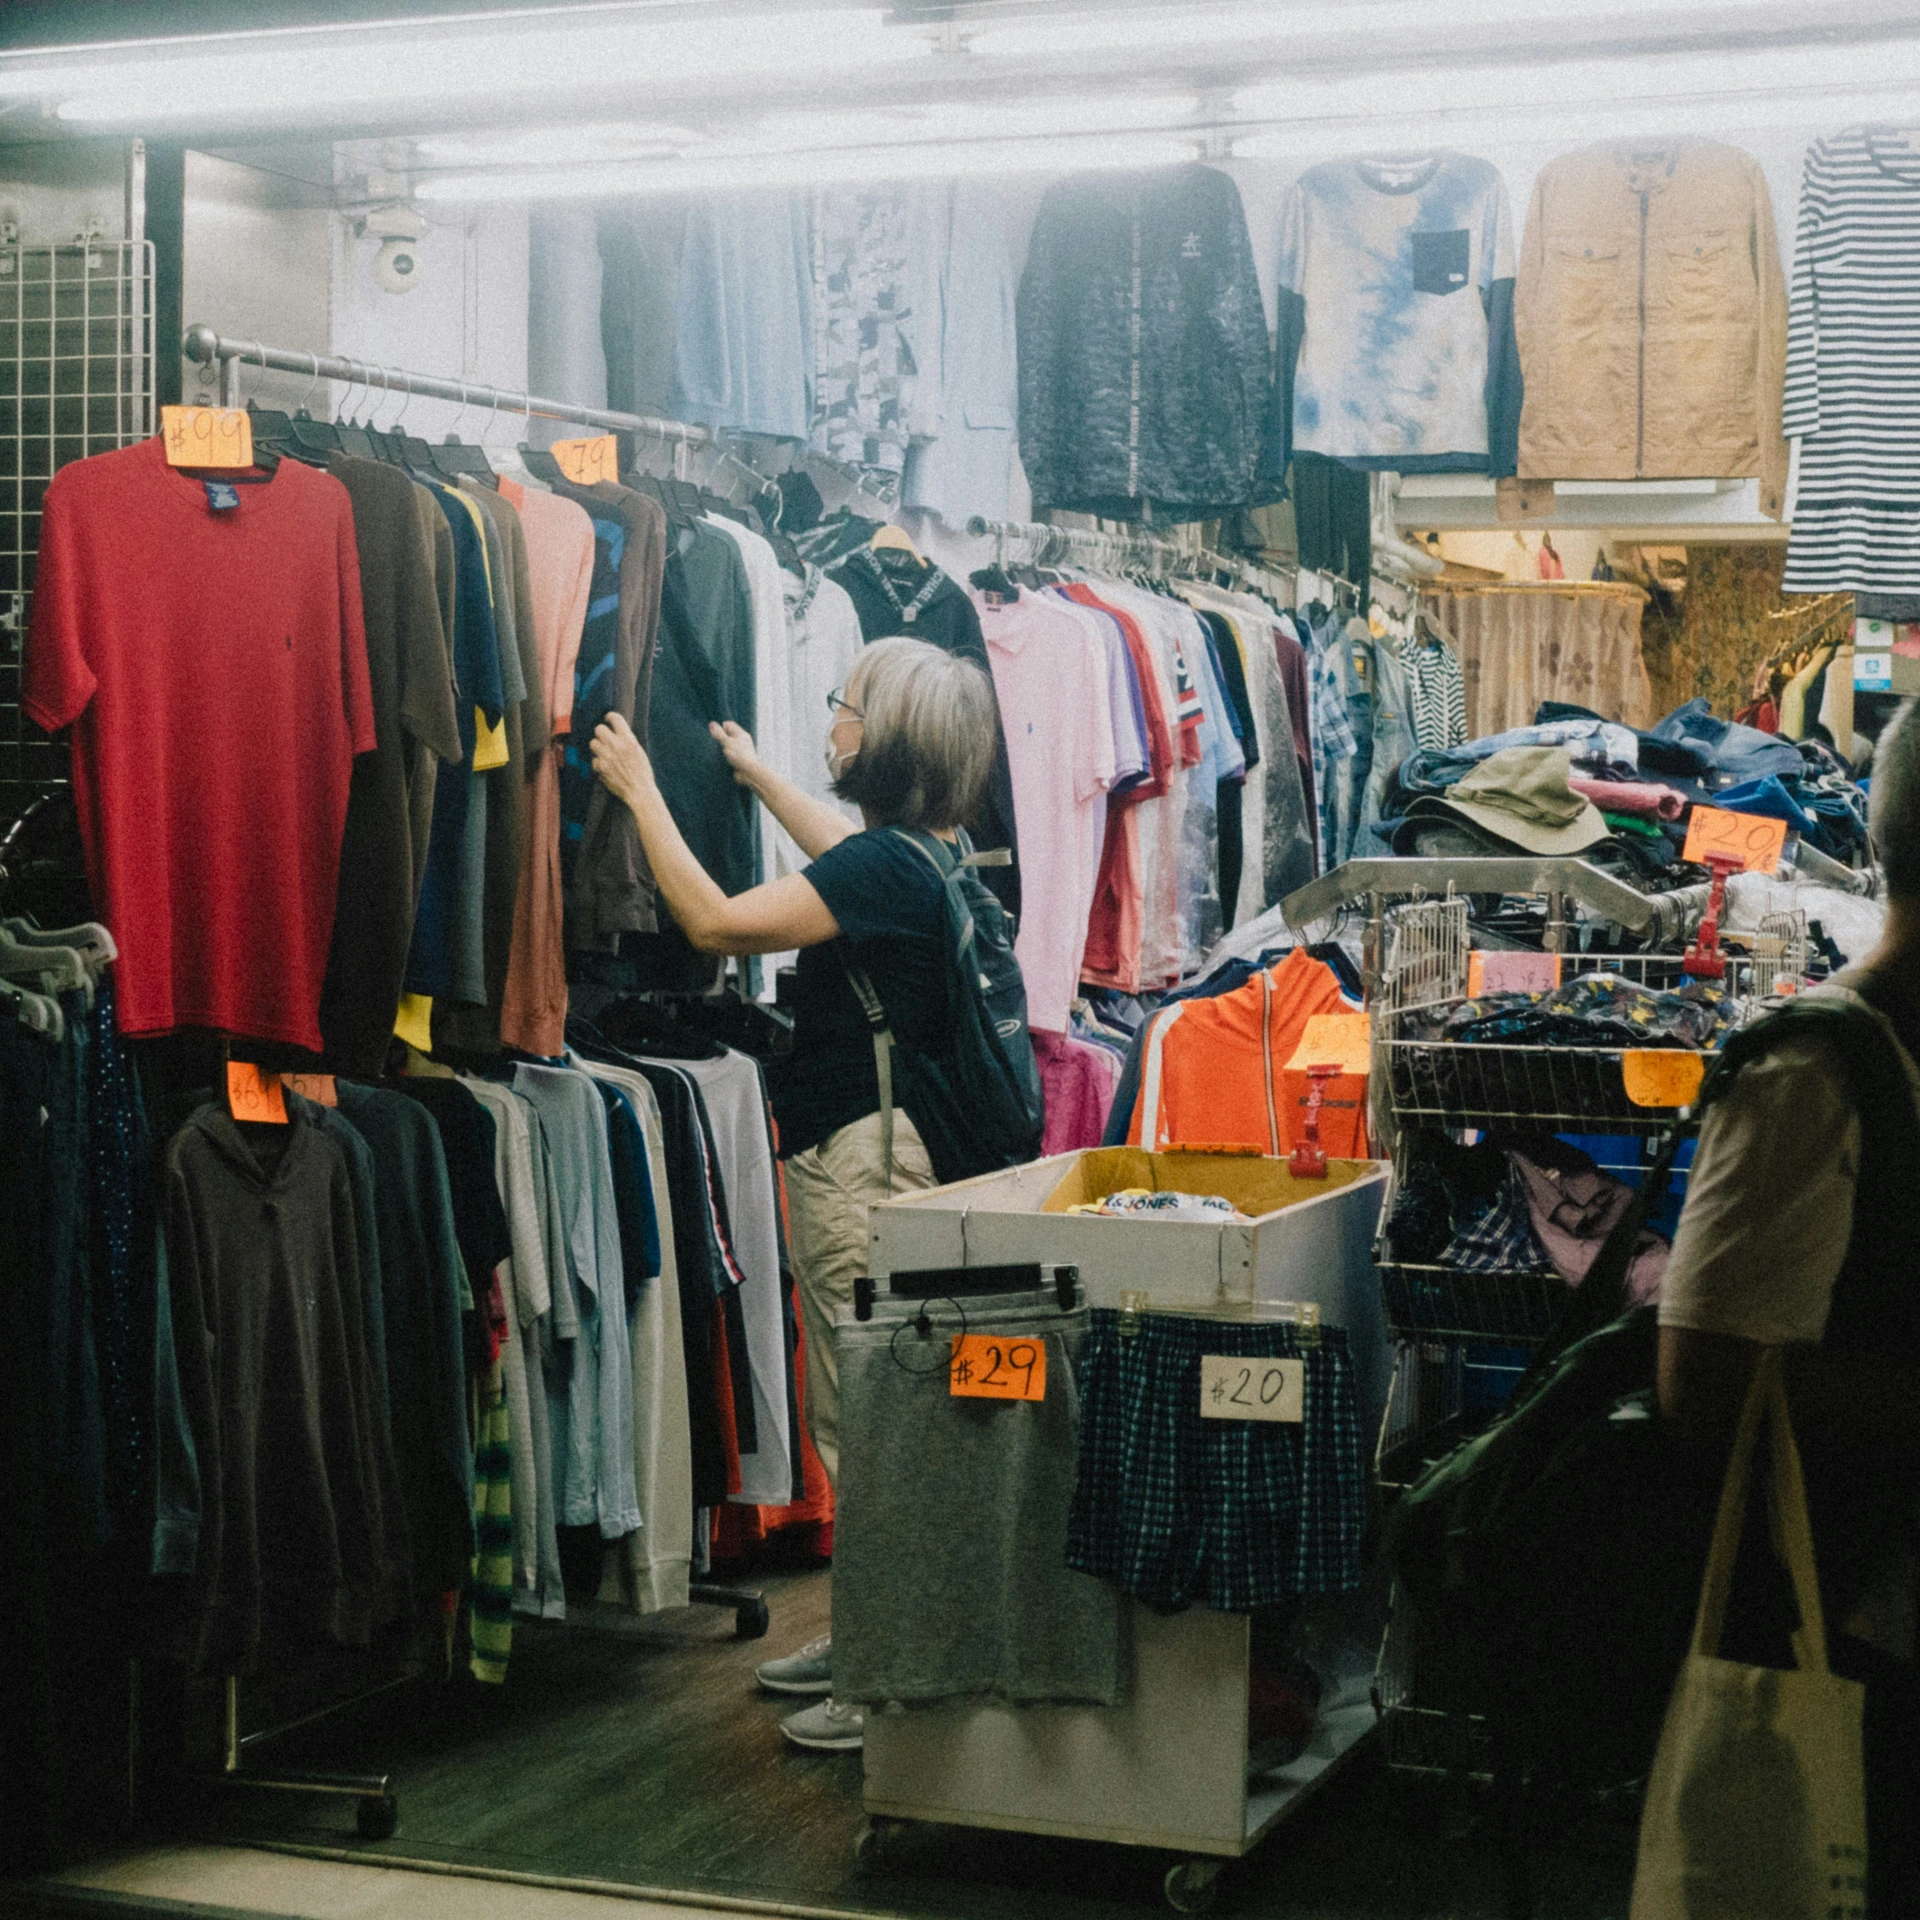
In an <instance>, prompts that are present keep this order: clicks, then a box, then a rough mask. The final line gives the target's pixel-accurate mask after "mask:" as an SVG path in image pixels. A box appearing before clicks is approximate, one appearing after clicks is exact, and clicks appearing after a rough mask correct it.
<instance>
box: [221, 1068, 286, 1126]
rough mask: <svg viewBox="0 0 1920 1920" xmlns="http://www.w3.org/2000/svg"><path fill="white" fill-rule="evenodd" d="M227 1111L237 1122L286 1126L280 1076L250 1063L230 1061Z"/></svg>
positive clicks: (284, 1103) (284, 1100)
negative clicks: (253, 1121) (248, 1121)
mask: <svg viewBox="0 0 1920 1920" xmlns="http://www.w3.org/2000/svg"><path fill="white" fill-rule="evenodd" d="M227 1111H228V1112H229V1113H231V1114H232V1115H233V1117H234V1118H235V1119H236V1120H256V1121H261V1122H263V1123H265V1124H266V1125H268V1126H274V1127H284V1126H285V1125H286V1124H287V1100H286V1096H285V1094H283V1093H282V1092H281V1091H280V1076H279V1075H278V1074H277V1073H268V1072H266V1071H265V1070H264V1069H263V1068H261V1067H257V1066H255V1065H254V1063H253V1062H252V1061H251V1060H229V1061H228V1062H227Z"/></svg>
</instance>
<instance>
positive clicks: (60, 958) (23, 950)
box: [0, 930, 93, 1006]
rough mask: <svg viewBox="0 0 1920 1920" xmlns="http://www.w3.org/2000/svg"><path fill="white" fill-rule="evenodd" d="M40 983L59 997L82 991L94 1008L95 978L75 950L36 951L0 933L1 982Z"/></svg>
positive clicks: (33, 947)
mask: <svg viewBox="0 0 1920 1920" xmlns="http://www.w3.org/2000/svg"><path fill="white" fill-rule="evenodd" d="M22 978H27V979H41V980H44V981H45V983H46V984H47V985H48V986H49V987H51V988H52V989H53V990H54V991H55V992H56V993H64V992H66V991H67V990H68V989H70V988H75V987H77V988H79V989H80V990H81V991H82V992H84V993H85V994H86V996H87V1004H88V1006H92V1004H93V975H92V973H91V972H89V971H88V968H87V963H86V961H85V960H84V959H83V958H82V957H81V955H80V954H79V952H78V951H77V950H76V949H75V948H73V947H36V946H28V945H26V944H25V943H24V942H22V941H19V940H16V939H15V938H14V937H13V935H12V934H11V933H9V932H6V931H4V930H0V979H5V980H15V981H17V980H20V979H22Z"/></svg>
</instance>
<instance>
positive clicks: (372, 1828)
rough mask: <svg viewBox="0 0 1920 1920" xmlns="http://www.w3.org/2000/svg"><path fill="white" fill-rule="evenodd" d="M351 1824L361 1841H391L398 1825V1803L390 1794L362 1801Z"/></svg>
mask: <svg viewBox="0 0 1920 1920" xmlns="http://www.w3.org/2000/svg"><path fill="white" fill-rule="evenodd" d="M353 1824H354V1826H355V1827H356V1828H357V1829H358V1830H359V1834H360V1838H361V1839H362V1840H391V1839H392V1838H393V1836H394V1833H395V1831H396V1830H397V1829H398V1828H399V1825H400V1802H399V1801H398V1800H396V1799H395V1798H394V1797H393V1795H392V1794H390V1793H383V1794H381V1795H380V1796H379V1798H378V1799H372V1798H369V1799H366V1800H362V1801H361V1802H360V1804H359V1807H358V1809H357V1810H356V1811H355V1813H354V1819H353Z"/></svg>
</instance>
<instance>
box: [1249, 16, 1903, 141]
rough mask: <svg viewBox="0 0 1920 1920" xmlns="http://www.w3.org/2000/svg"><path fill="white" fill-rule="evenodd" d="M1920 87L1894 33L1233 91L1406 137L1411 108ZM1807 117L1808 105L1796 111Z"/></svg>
mask: <svg viewBox="0 0 1920 1920" xmlns="http://www.w3.org/2000/svg"><path fill="white" fill-rule="evenodd" d="M1902 86H1904V87H1908V88H1920V43H1916V42H1913V41H1895V42H1891V43H1887V44H1883V45H1878V46H1875V47H1873V48H1872V49H1871V51H1870V52H1869V50H1867V49H1864V48H1860V47H1847V48H1834V47H1795V48H1792V49H1790V50H1783V51H1779V52H1758V53H1728V54H1714V55H1703V54H1688V55H1683V56H1679V57H1670V58H1663V59H1657V60H1655V59H1647V60H1615V61H1605V60H1569V61H1551V62H1544V63H1539V64H1524V65H1514V66H1498V67H1494V66H1488V67H1474V68H1451V69H1449V68H1430V69H1427V70H1426V71H1424V72H1384V73H1368V74H1364V75H1356V76H1355V77H1354V78H1352V79H1342V80H1325V79H1319V78H1310V79H1308V78H1303V79H1299V80H1289V81H1275V82H1271V83H1268V84H1265V85H1261V86H1256V87H1246V88H1242V89H1241V90H1239V91H1238V92H1236V93H1235V94H1234V96H1233V107H1232V111H1233V114H1234V117H1235V118H1236V119H1242V120H1282V121H1286V122H1288V123H1290V124H1291V123H1295V122H1298V121H1302V120H1312V119H1317V118H1321V117H1330V118H1345V117H1349V116H1354V115H1359V114H1365V115H1368V116H1370V117H1371V118H1372V119H1373V120H1374V123H1375V125H1376V126H1377V127H1378V128H1379V130H1380V132H1381V134H1382V136H1383V137H1385V138H1387V139H1389V140H1390V141H1399V139H1400V137H1401V136H1400V134H1399V132H1398V130H1397V127H1396V123H1397V122H1398V121H1399V120H1401V119H1402V118H1404V117H1405V116H1407V115H1413V114H1449V113H1458V112H1462V111H1468V112H1476V111H1478V112H1490V113H1493V114H1495V115H1497V116H1498V118H1499V119H1500V120H1501V122H1502V123H1503V124H1504V123H1505V122H1506V121H1507V120H1508V118H1509V115H1510V114H1511V115H1515V116H1517V115H1521V114H1525V113H1528V112H1530V111H1533V103H1536V102H1537V103H1540V110H1541V111H1543V112H1547V113H1548V114H1549V116H1550V117H1551V115H1552V114H1557V113H1565V112H1568V111H1571V110H1574V109H1579V108H1586V107H1593V108H1596V109H1599V110H1602V111H1605V112H1614V111H1619V112H1625V111H1627V110H1628V109H1631V108H1635V107H1637V106H1639V105H1640V104H1642V103H1647V104H1658V103H1670V104H1667V105H1666V107H1665V111H1666V113H1667V115H1668V117H1669V118H1670V119H1671V118H1673V117H1674V115H1675V113H1676V111H1678V112H1679V113H1680V114H1681V115H1682V116H1683V117H1684V118H1685V119H1686V120H1687V122H1688V123H1689V124H1691V123H1692V119H1693V115H1694V112H1695V109H1696V106H1697V105H1699V104H1702V103H1712V102H1717V101H1723V100H1737V99H1742V98H1744V99H1753V98H1755V97H1760V98H1764V97H1766V96H1769V95H1778V96H1782V104H1791V97H1792V96H1796V95H1797V96H1800V97H1801V98H1803V99H1804V98H1805V97H1806V96H1807V95H1808V94H1809V93H1810V92H1812V91H1813V90H1815V89H1819V88H1829V89H1832V90H1834V91H1835V93H1836V94H1841V93H1845V94H1852V93H1859V92H1861V91H1862V90H1863V89H1869V90H1872V91H1874V92H1876V93H1880V92H1884V90H1885V89H1887V88H1889V87H1902ZM1798 117H1799V118H1803V119H1804V118H1805V117H1806V116H1805V115H1800V116H1798Z"/></svg>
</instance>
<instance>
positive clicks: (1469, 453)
mask: <svg viewBox="0 0 1920 1920" xmlns="http://www.w3.org/2000/svg"><path fill="white" fill-rule="evenodd" d="M1279 271H1280V350H1279V360H1278V368H1279V377H1278V381H1277V383H1276V385H1275V388H1274V421H1273V440H1272V444H1271V446H1270V450H1269V464H1270V465H1275V464H1277V465H1278V466H1284V465H1285V464H1286V462H1287V461H1288V460H1289V459H1290V458H1291V457H1292V455H1293V453H1294V452H1295V450H1298V451H1300V452H1304V453H1319V454H1327V455H1329V456H1331V457H1332V458H1334V459H1337V460H1343V461H1346V462H1348V463H1349V464H1351V465H1355V466H1361V467H1381V468H1391V469H1393V470H1394V471H1395V472H1397V473H1496V474H1510V473H1512V472H1513V470H1514V460H1515V457H1516V451H1515V450H1516V441H1517V435H1518V431H1519V425H1520V357H1519V353H1518V351H1517V349H1516V347H1515V344H1514V337H1513V216H1512V214H1511V213H1510V212H1509V211H1508V207H1507V188H1506V183H1505V182H1504V181H1503V180H1502V179H1501V177H1500V175H1499V172H1498V171H1497V170H1496V169H1495V168H1494V167H1493V166H1492V164H1491V163H1490V162H1488V161H1485V160H1478V159H1474V158H1473V157H1471V156H1470V155H1467V154H1464V153H1445V152H1440V153H1431V154H1427V155H1425V156H1422V157H1417V158H1409V159H1401V158H1397V157H1396V158H1394V159H1391V160H1387V159H1362V160H1329V161H1326V162H1323V163H1322V164H1321V165H1320V166H1317V167H1309V168H1308V169H1307V171H1306V172H1305V173H1303V174H1302V175H1301V176H1300V178H1299V179H1298V180H1297V181H1296V182H1295V183H1294V185H1293V188H1292V189H1291V191H1290V192H1289V193H1288V195H1287V199H1286V203H1285V207H1284V210H1283V212H1282V215H1281V222H1280V269H1279Z"/></svg>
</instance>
